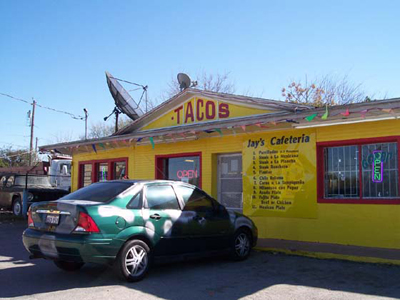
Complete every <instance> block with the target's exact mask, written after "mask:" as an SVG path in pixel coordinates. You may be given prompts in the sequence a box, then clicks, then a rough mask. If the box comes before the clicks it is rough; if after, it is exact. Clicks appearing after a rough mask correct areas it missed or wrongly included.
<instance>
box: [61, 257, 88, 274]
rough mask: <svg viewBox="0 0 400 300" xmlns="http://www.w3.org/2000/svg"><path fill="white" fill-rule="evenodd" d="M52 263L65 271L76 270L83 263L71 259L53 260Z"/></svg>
mask: <svg viewBox="0 0 400 300" xmlns="http://www.w3.org/2000/svg"><path fill="white" fill-rule="evenodd" d="M54 264H55V265H56V266H57V267H59V268H60V269H61V270H64V271H67V272H74V271H78V270H79V269H80V268H82V267H83V265H84V264H85V263H78V262H72V261H63V260H55V261H54Z"/></svg>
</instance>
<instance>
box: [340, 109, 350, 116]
mask: <svg viewBox="0 0 400 300" xmlns="http://www.w3.org/2000/svg"><path fill="white" fill-rule="evenodd" d="M340 114H341V115H342V116H343V117H348V116H350V112H349V109H346V112H344V113H340Z"/></svg>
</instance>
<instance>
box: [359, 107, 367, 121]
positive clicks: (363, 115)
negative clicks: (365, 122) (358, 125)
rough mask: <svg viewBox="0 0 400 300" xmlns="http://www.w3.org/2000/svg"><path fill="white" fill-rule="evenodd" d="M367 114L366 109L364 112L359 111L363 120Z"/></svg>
mask: <svg viewBox="0 0 400 300" xmlns="http://www.w3.org/2000/svg"><path fill="white" fill-rule="evenodd" d="M367 112H368V109H364V110H362V111H360V114H361V118H363V119H365V115H366V114H367Z"/></svg>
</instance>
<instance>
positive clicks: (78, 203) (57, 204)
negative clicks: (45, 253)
mask: <svg viewBox="0 0 400 300" xmlns="http://www.w3.org/2000/svg"><path fill="white" fill-rule="evenodd" d="M94 205H99V202H93V201H85V200H57V201H50V202H39V203H35V204H34V205H32V206H31V213H32V220H33V222H34V227H35V228H36V229H38V230H42V231H50V232H56V233H63V234H70V233H72V232H73V231H74V229H75V228H76V226H77V225H78V221H79V214H80V213H81V212H83V213H87V210H86V207H88V206H94Z"/></svg>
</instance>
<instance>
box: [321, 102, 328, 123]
mask: <svg viewBox="0 0 400 300" xmlns="http://www.w3.org/2000/svg"><path fill="white" fill-rule="evenodd" d="M328 116H329V111H328V105H326V106H325V113H324V114H323V115H322V117H321V119H322V120H326V119H328Z"/></svg>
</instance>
